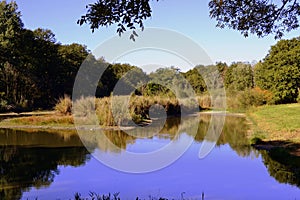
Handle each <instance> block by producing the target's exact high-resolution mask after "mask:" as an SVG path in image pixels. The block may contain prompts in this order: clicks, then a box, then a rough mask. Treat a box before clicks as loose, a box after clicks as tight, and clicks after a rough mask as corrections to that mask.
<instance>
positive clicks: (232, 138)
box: [81, 114, 252, 156]
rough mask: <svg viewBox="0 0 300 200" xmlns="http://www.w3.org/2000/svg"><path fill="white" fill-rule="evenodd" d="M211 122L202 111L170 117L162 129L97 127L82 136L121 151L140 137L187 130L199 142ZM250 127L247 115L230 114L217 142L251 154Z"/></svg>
mask: <svg viewBox="0 0 300 200" xmlns="http://www.w3.org/2000/svg"><path fill="white" fill-rule="evenodd" d="M210 123H211V115H209V114H202V115H200V116H199V117H184V118H181V119H180V118H168V119H167V121H166V123H165V124H164V125H163V126H162V128H161V130H157V128H156V127H155V126H153V127H147V128H136V129H132V130H127V131H126V133H125V132H123V131H121V130H117V131H116V130H104V131H99V130H95V131H86V132H83V133H82V134H81V138H82V140H83V141H84V143H85V144H86V145H87V146H88V147H89V148H90V149H94V148H99V149H100V150H101V151H105V152H107V151H109V152H120V151H122V150H124V149H126V148H127V145H128V144H134V143H135V142H136V140H137V139H138V138H144V139H146V138H148V139H152V138H153V137H158V138H160V139H168V140H177V139H178V138H179V136H180V135H181V134H187V135H189V136H191V137H194V138H195V141H196V142H202V141H203V140H204V137H205V135H206V134H207V131H208V128H209V126H210ZM247 131H248V127H247V123H246V119H245V118H243V117H234V116H227V117H226V120H225V124H224V127H223V130H222V133H221V136H220V138H219V139H218V141H217V145H218V146H220V145H224V144H229V145H230V147H231V148H232V149H233V150H235V151H236V152H237V153H238V155H240V156H249V155H250V152H251V151H252V149H251V147H250V146H249V142H248V138H247ZM195 133H196V135H195ZM106 138H108V139H109V142H107V139H106Z"/></svg>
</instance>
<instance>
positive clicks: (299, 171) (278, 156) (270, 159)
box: [260, 148, 300, 187]
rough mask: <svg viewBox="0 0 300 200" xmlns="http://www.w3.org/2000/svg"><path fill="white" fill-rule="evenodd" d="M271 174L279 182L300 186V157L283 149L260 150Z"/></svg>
mask: <svg viewBox="0 0 300 200" xmlns="http://www.w3.org/2000/svg"><path fill="white" fill-rule="evenodd" d="M260 153H261V156H262V159H263V162H264V164H265V166H266V167H267V169H268V172H269V174H270V176H272V177H274V178H275V179H276V180H277V181H278V182H279V183H288V184H291V185H295V186H297V187H300V157H296V156H292V155H290V154H289V153H288V152H286V151H285V150H283V149H280V148H278V149H277V148H275V149H273V150H271V151H265V150H262V151H260Z"/></svg>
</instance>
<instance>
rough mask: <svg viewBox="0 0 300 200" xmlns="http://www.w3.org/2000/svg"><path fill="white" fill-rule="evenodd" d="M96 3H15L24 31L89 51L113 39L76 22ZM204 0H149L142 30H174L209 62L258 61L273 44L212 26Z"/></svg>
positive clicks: (105, 32)
mask: <svg viewBox="0 0 300 200" xmlns="http://www.w3.org/2000/svg"><path fill="white" fill-rule="evenodd" d="M95 1H96V0H94V1H93V0H51V1H49V0H48V1H46V0H30V1H25V0H16V2H17V4H18V5H19V10H20V11H21V13H22V20H23V22H24V24H25V27H26V28H29V29H36V28H39V27H41V28H48V29H50V30H52V31H53V32H54V33H55V35H56V38H57V40H58V41H59V42H61V43H63V44H69V43H73V42H76V43H80V44H85V45H87V47H88V49H90V50H93V49H94V48H96V47H97V46H98V45H99V44H101V43H102V42H104V41H106V40H107V39H109V38H111V37H112V36H116V27H115V26H112V27H109V28H100V29H99V30H96V31H95V32H94V33H92V32H91V30H90V29H89V27H88V26H87V25H84V26H79V25H77V24H76V21H77V20H78V19H79V18H80V16H81V15H83V14H84V13H85V11H86V8H85V5H87V4H88V3H92V2H95ZM208 2H209V1H208V0H160V1H159V2H156V0H153V1H152V2H151V4H152V10H153V12H152V17H151V18H150V19H148V20H147V21H146V22H145V27H146V28H147V27H159V28H167V29H171V30H175V31H177V32H179V33H181V34H183V35H185V36H187V37H189V38H191V39H192V40H194V41H195V42H196V43H198V44H199V45H200V46H201V47H202V48H203V49H204V50H205V51H206V53H207V54H208V55H209V56H210V58H211V59H212V61H213V62H218V61H222V62H227V63H228V64H230V63H231V62H236V61H249V62H252V61H254V60H256V61H259V60H261V59H263V58H264V57H265V56H266V55H267V53H268V50H269V49H270V46H271V45H274V44H275V43H276V41H275V40H274V39H273V38H274V36H268V37H265V38H257V37H256V36H250V37H248V38H244V37H243V36H242V35H241V34H240V33H239V32H237V31H234V30H230V29H219V28H216V27H215V24H216V21H214V20H213V19H210V18H209V11H208ZM299 35H300V30H296V31H293V32H290V33H289V34H286V36H285V37H284V39H289V38H292V37H296V36H299Z"/></svg>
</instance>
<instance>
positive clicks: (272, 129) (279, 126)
mask: <svg viewBox="0 0 300 200" xmlns="http://www.w3.org/2000/svg"><path fill="white" fill-rule="evenodd" d="M249 116H250V117H251V119H252V120H253V122H254V126H255V127H256V129H257V130H256V132H260V134H261V135H264V136H265V138H263V139H265V140H290V141H293V142H300V120H299V116H300V104H283V105H271V106H262V107H257V108H254V109H252V110H251V111H249Z"/></svg>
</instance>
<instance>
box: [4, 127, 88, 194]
mask: <svg viewBox="0 0 300 200" xmlns="http://www.w3.org/2000/svg"><path fill="white" fill-rule="evenodd" d="M0 141H1V144H0V199H3V200H5V199H20V198H21V197H22V192H24V191H27V190H29V189H30V188H31V187H36V188H40V187H47V186H49V185H50V184H51V183H52V182H53V180H54V178H55V176H56V175H57V174H59V170H58V166H59V165H64V166H67V165H72V166H79V165H82V164H84V163H85V162H86V160H87V159H89V153H88V151H87V150H86V148H85V147H83V146H82V144H81V142H80V139H79V138H78V136H77V137H76V135H74V136H71V137H69V138H68V139H65V138H63V137H62V136H60V135H59V134H52V133H45V132H41V133H38V134H34V133H28V132H23V131H12V130H3V129H2V130H0ZM39 144H40V145H39ZM53 147H55V148H53Z"/></svg>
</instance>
